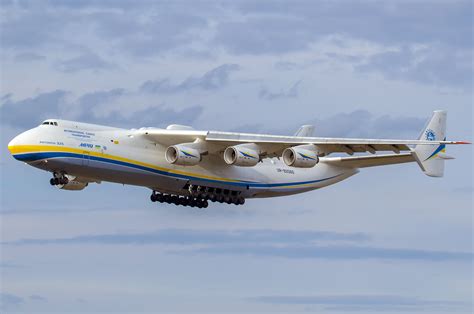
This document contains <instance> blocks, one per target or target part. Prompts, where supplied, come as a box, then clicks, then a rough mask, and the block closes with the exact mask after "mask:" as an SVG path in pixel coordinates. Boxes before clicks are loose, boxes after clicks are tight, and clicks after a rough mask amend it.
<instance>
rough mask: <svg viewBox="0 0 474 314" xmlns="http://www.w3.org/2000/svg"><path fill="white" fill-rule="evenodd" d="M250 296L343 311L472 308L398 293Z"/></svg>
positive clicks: (274, 301)
mask: <svg viewBox="0 0 474 314" xmlns="http://www.w3.org/2000/svg"><path fill="white" fill-rule="evenodd" d="M249 300H250V301H254V302H259V303H269V304H291V305H318V306H322V307H323V308H324V310H326V311H344V312H352V311H354V312H372V311H373V312H380V311H397V312H404V311H426V310H431V311H435V310H436V311H459V310H460V311H463V310H468V309H469V308H470V303H469V302H462V301H450V300H425V299H420V298H417V297H412V296H409V297H407V296H398V295H319V296H318V295H316V296H260V297H255V298H250V299H249Z"/></svg>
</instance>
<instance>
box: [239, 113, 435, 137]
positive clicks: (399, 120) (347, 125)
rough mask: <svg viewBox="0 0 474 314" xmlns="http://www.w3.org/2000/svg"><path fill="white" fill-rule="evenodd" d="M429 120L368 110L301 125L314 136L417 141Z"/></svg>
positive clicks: (288, 130) (263, 129) (252, 128)
mask: <svg viewBox="0 0 474 314" xmlns="http://www.w3.org/2000/svg"><path fill="white" fill-rule="evenodd" d="M428 118H429V117H426V119H424V118H418V117H406V116H391V115H383V116H375V115H374V114H373V113H371V112H369V111H367V110H355V111H352V112H348V113H345V112H344V113H338V114H335V115H332V116H329V117H327V118H325V119H310V120H306V121H303V123H302V124H312V125H314V126H315V131H314V136H322V137H353V138H411V139H415V138H417V137H418V135H419V133H420V131H421V130H422V128H423V126H424V124H425V122H426V121H427V120H428ZM297 129H298V126H296V125H294V126H289V127H288V126H287V127H284V128H278V129H269V128H268V126H267V125H263V124H252V125H243V126H241V127H238V128H235V129H234V130H233V131H235V132H256V133H271V134H287V135H288V134H293V133H294V132H295V131H296V130H297Z"/></svg>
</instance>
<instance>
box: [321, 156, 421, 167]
mask: <svg viewBox="0 0 474 314" xmlns="http://www.w3.org/2000/svg"><path fill="white" fill-rule="evenodd" d="M322 161H323V162H324V163H328V164H332V165H337V166H341V167H347V168H367V167H377V166H386V165H395V164H403V163H407V162H414V161H416V158H415V156H414V155H413V154H412V153H401V154H387V155H377V156H356V157H333V158H324V159H322Z"/></svg>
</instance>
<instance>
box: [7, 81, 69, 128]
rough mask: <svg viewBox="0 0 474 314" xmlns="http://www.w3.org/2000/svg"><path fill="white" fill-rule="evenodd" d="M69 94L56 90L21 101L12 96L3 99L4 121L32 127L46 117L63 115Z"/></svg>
mask: <svg viewBox="0 0 474 314" xmlns="http://www.w3.org/2000/svg"><path fill="white" fill-rule="evenodd" d="M67 95H68V92H66V91H63V90H55V91H52V92H46V93H41V94H39V95H38V96H35V97H31V98H26V99H23V100H19V101H13V100H12V99H11V97H7V98H5V99H2V104H1V107H0V116H1V118H2V122H3V123H5V124H8V125H11V126H13V127H32V126H35V125H38V124H39V123H40V122H41V121H43V120H44V119H47V118H52V117H58V116H61V115H62V113H63V112H62V109H63V108H64V104H65V102H66V96H67Z"/></svg>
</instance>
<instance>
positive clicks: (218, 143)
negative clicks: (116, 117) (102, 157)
mask: <svg viewBox="0 0 474 314" xmlns="http://www.w3.org/2000/svg"><path fill="white" fill-rule="evenodd" d="M137 132H138V133H139V134H141V135H143V136H145V137H147V138H148V139H149V140H151V141H154V142H156V143H160V144H162V145H175V144H181V143H190V142H195V141H196V140H200V141H201V142H203V144H204V145H205V146H206V147H207V149H206V151H207V152H208V153H210V154H213V153H219V152H223V151H224V150H225V149H226V148H227V147H229V146H233V145H238V144H251V143H253V144H257V145H259V146H260V148H261V151H262V152H263V154H262V157H276V156H281V154H282V152H283V150H285V149H286V148H288V147H292V146H297V145H305V144H314V145H315V146H316V147H317V148H318V151H319V155H320V156H326V155H329V154H331V153H347V154H349V155H353V154H354V153H364V152H370V153H372V154H375V153H376V152H379V151H385V152H388V151H389V152H395V153H397V154H399V153H400V152H403V151H410V146H411V145H441V144H461V143H463V142H453V141H421V140H391V139H356V138H324V137H300V136H278V135H266V134H251V133H233V132H218V131H196V130H164V129H140V130H137Z"/></svg>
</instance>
